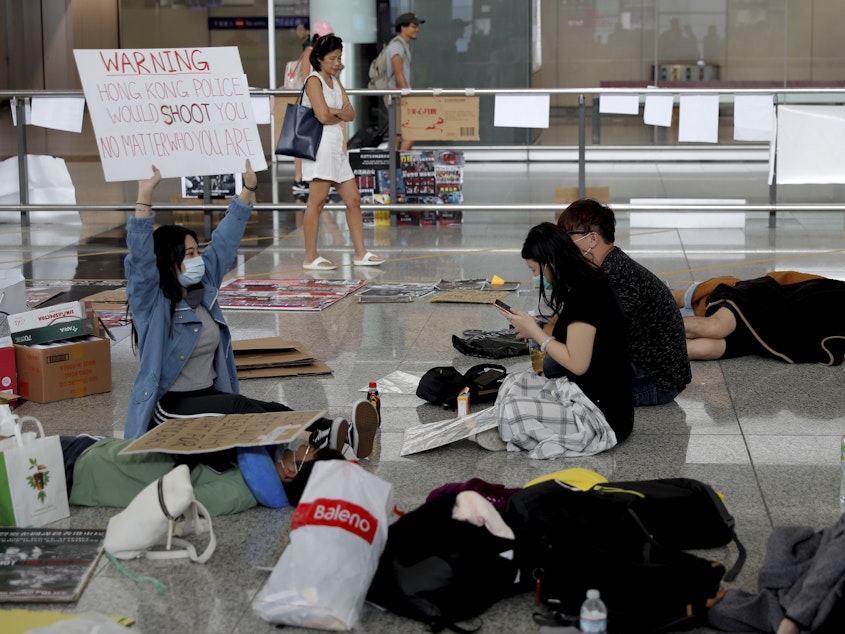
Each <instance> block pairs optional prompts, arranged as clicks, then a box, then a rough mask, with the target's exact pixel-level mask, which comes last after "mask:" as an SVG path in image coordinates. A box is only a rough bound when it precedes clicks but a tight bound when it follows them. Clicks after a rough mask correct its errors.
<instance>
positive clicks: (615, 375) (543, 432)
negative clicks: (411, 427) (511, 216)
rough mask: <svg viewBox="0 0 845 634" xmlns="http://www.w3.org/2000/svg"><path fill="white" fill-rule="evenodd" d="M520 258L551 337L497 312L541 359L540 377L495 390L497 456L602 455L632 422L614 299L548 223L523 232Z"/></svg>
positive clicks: (520, 316)
mask: <svg viewBox="0 0 845 634" xmlns="http://www.w3.org/2000/svg"><path fill="white" fill-rule="evenodd" d="M522 258H523V259H524V260H525V263H526V264H527V265H528V268H529V269H530V270H531V272H532V274H533V275H534V276H535V278H534V279H535V281H536V283H537V284H538V286H539V290H538V294H539V296H538V312H539V313H540V315H541V316H545V317H551V318H555V317H556V319H554V328H553V330H552V333H551V334H549V333H547V332H546V331H544V330H543V325H542V324H540V323H538V321H537V319H536V317H535V316H532V315H531V314H529V313H527V312H525V311H523V310H517V309H511V310H510V311H507V310H504V309H503V308H501V307H499V308H498V310H499V312H501V313H502V315H503V316H504V317H505V319H507V320H508V322H509V323H510V324H511V325H513V327H514V328H515V330H516V333H517V336H518V337H520V338H521V339H526V340H527V339H533V340H534V341H536V342H537V343H538V344H539V345H540V348H541V350H542V351H543V352H545V355H546V356H545V359H544V361H543V373H542V375H540V374H537V373H535V372H533V371H531V370H528V371H525V372H520V373H516V374H512V375H510V376H508V377H507V378H506V379H505V381H504V382H503V384H502V386H501V388H500V389H499V396H498V398H497V399H496V415H497V416H498V429H494V430H491V431H492V432H496V433H497V434H498V436H499V437H500V438H501V440H502V441H503V443H500V446H499V447H498V448H500V449H504V448H507V449H508V450H511V451H519V450H526V451H529V452H530V453H529V456H530V457H532V458H546V459H547V458H557V457H560V456H581V455H592V454H596V453H599V452H602V451H606V450H608V449H610V448H612V447H614V446H615V445H616V444H617V443H619V442H622V441H623V440H625V439H626V438H627V437H628V435H629V434H630V433H631V430H632V428H633V422H634V408H633V405H632V404H631V357H630V353H629V348H628V330H627V325H626V321H625V317H624V315H623V314H622V309H621V308H620V306H619V302H618V300H617V297H616V294H615V293H614V291H613V288H612V286H611V285H610V282H609V281H608V280H607V278H606V276H605V275H604V273H603V272H602V271H601V269H600V268H599V267H597V266H596V265H595V264H593V263H592V262H590V261H589V260H587V259H585V258H584V257H583V255H582V254H581V251H580V250H579V248H578V246H577V245H575V244H574V243H573V241H572V239H571V238H570V237H569V236H568V235H567V234H566V233H565V232H564V231H563V230H562V229H560V228H559V227H557V226H556V225H554V224H552V223H550V222H544V223H542V224H539V225H537V226H535V227H533V228H532V229H531V230H530V231H529V232H528V236H527V237H526V239H525V242H524V244H523V246H522ZM545 311H550V314H548V315H544V314H543V313H544V312H545ZM485 434H486V436H485ZM491 436H492V434H491V433H488V432H482V434H479V435H478V437H477V440H478V441H479V444H481V445H482V446H485V447H487V448H493V447H494V446H495V442H490V440H491ZM493 440H495V439H493Z"/></svg>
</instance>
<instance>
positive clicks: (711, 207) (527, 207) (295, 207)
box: [0, 203, 845, 213]
mask: <svg viewBox="0 0 845 634" xmlns="http://www.w3.org/2000/svg"><path fill="white" fill-rule="evenodd" d="M568 206H569V204H568V203H565V204H560V203H548V204H519V203H514V204H495V203H491V204H465V203H458V204H449V205H431V204H422V203H397V204H383V205H382V204H362V205H361V209H363V210H367V211H369V210H373V211H376V210H386V211H431V210H432V209H446V210H448V211H496V212H500V211H563V210H564V209H566V208H567V207H568ZM154 207H155V209H157V210H159V211H203V212H207V213H213V212H224V211H226V209H227V205H226V204H219V205H205V204H194V203H187V204H185V203H179V204H175V203H155V204H154ZM612 207H613V210H614V211H617V212H621V211H659V212H672V211H674V212H679V213H680V212H685V211H697V212H699V211H700V212H724V211H739V212H749V213H750V212H765V213H770V212H772V211H784V212H796V211H797V212H800V211H822V212H827V211H845V204H835V203H825V204H822V203H818V204H814V203H808V204H795V203H780V204H741V203H736V204H705V203H677V204H675V203H672V204H650V203H649V204H635V203H613V205H612ZM253 209H255V210H256V211H302V210H303V209H305V203H256V204H254V205H253ZM323 209H327V210H332V211H343V210H344V209H346V207H345V206H344V205H343V203H326V205H325V206H324V207H323ZM134 210H135V205H130V204H120V205H109V204H92V205H84V204H83V205H79V204H76V205H55V204H49V205H47V204H45V205H33V204H27V205H21V204H0V212H2V211H129V212H132V211H134Z"/></svg>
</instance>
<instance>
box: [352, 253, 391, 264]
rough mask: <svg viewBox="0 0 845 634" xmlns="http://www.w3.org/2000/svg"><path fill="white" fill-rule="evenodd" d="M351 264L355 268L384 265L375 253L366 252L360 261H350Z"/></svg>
mask: <svg viewBox="0 0 845 634" xmlns="http://www.w3.org/2000/svg"><path fill="white" fill-rule="evenodd" d="M352 264H354V265H355V266H381V265H382V264H384V258H380V257H379V256H377V255H376V254H375V253H371V252H370V251H367V252H366V253H365V254H364V257H363V258H361V259H360V260H352Z"/></svg>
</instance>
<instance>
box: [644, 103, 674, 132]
mask: <svg viewBox="0 0 845 634" xmlns="http://www.w3.org/2000/svg"><path fill="white" fill-rule="evenodd" d="M674 104H675V97H674V95H646V96H645V108H643V123H645V124H646V125H658V126H661V127H664V128H668V127H670V126H671V125H672V106H673V105H674Z"/></svg>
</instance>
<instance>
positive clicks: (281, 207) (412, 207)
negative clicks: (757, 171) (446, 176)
mask: <svg viewBox="0 0 845 634" xmlns="http://www.w3.org/2000/svg"><path fill="white" fill-rule="evenodd" d="M347 92H348V93H349V94H351V95H364V96H382V95H390V96H471V95H478V96H480V95H500V94H504V95H532V94H536V95H572V96H576V97H578V106H579V125H578V128H579V135H578V140H579V143H578V163H579V173H578V188H579V192H580V195H581V196H582V197H583V195H584V191H585V171H586V170H585V164H586V140H585V128H586V124H585V95H596V96H599V97H600V96H601V95H604V94H607V95H659V94H671V95H677V96H680V95H684V94H694V95H707V94H716V95H737V94H773V95H777V96H782V95H841V96H842V98H843V101H845V88H824V87H815V88H811V87H801V88H790V87H776V86H770V87H754V88H730V89H727V88H704V87H693V88H679V87H671V88H660V87H655V88H478V89H473V88H464V89H453V88H445V89H439V88H434V89H410V90H409V89H402V90H371V89H349V90H348V91H347ZM297 94H299V91H298V90H287V89H251V90H250V95H252V96H260V95H266V96H275V95H297ZM74 95H75V96H78V95H82V96H84V93H83V91H82V90H79V89H75V90H74V89H51V90H0V99H15V98H27V97H29V98H31V97H50V96H74ZM390 101H391V120H392V118H393V117H392V115H393V114H394V113H393V110H392V109H393V108H395V100H390ZM18 105H19V106H20V104H18ZM24 128H25V126H20V127H19V130H18V159H19V165H20V164H22V165H20V180H21V203H19V204H17V205H13V204H8V205H0V211H19V212H21V224H22V226H28V225H29V218H28V215H27V214H28V213H29V212H32V211H35V212H37V211H96V210H111V211H123V210H129V211H131V210H133V209H134V206H133V205H32V204H29V201H28V200H27V199H26V194H25V192H26V191H27V189H26V188H25V187H24V185H25V184H26V183H27V175H26V162H25V161H24V160H23V155H24V154H25V151H26V150H25V146H26V139H25V134H24ZM389 137H390V139H389V142H390V144H391V148H392V149H394V150H395V149H396V148H395V135H393V134H389ZM473 147H474V148H476V149H478V148H479V146H473ZM508 147H512V146H508ZM524 147H525V148H527V149H531V146H524ZM393 156H394V153H393V152H391V157H393ZM775 188H776V182H773V183H772V184H771V185H770V202H769V204H766V205H709V204H706V205H704V204H702V205H698V204H671V205H635V204H614V209H616V210H617V211H639V210H648V211H666V212H670V211H675V212H680V211H701V212H719V211H744V212H754V211H760V212H767V213H769V217H770V223H769V224H770V226H774V223H775V215H776V213H777V212H783V211H843V210H845V206H842V205H815V204H803V205H795V204H778V203H776V202H775V195H774V194H775V191H776V189H775ZM156 206H157V208H159V209H162V210H179V211H204V212H206V213H209V212H213V211H218V210H222V209H223V208H224V207H223V206H222V205H209V204H199V205H197V204H184V203H183V204H170V205H168V204H161V205H156ZM361 207H362V209H365V210H370V209H372V210H376V209H379V210H388V211H393V210H400V209H401V210H405V211H428V210H432V209H437V208H439V207H440V205H431V204H425V205H423V204H408V203H403V204H386V205H380V204H372V205H368V204H365V205H362V206H361ZM448 207H449V209H450V210H454V211H513V210H519V211H523V210H524V211H533V210H540V211H541V210H559V209H564V208H565V207H566V205H555V204H547V205H496V204H483V205H470V204H450V205H449V206H448ZM254 208H255V209H256V210H259V211H265V210H266V211H300V210H302V209H303V208H304V204H299V203H293V204H276V203H274V204H256V205H255V206H254ZM325 208H326V209H329V210H335V209H338V210H340V209H344V206H343V205H340V204H327V205H326V207H325Z"/></svg>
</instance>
